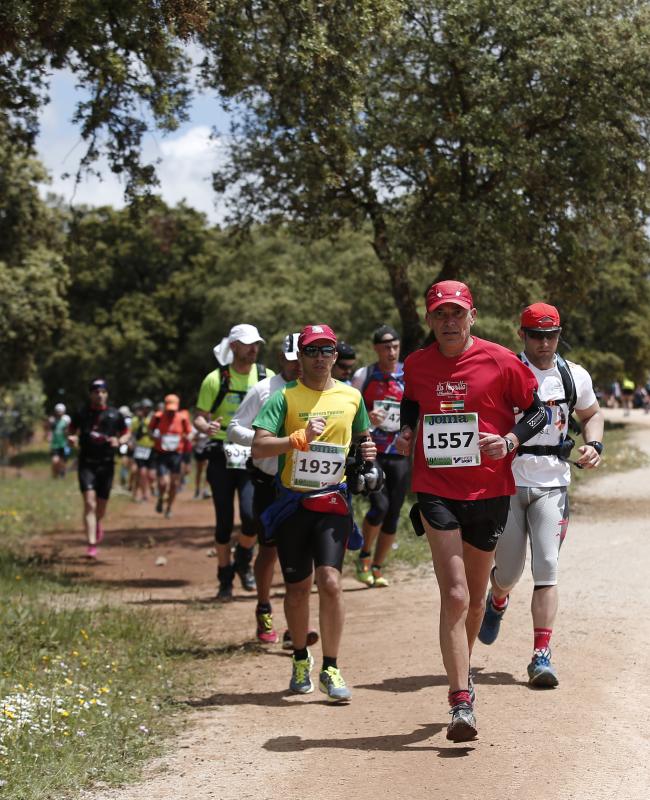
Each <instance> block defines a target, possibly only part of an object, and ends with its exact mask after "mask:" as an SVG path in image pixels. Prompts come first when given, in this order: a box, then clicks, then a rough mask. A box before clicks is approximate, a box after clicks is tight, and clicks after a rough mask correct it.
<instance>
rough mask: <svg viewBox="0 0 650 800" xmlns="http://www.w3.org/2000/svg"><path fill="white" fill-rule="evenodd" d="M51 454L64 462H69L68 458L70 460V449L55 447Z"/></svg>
mask: <svg viewBox="0 0 650 800" xmlns="http://www.w3.org/2000/svg"><path fill="white" fill-rule="evenodd" d="M51 453H52V455H53V456H58V457H59V458H61V459H63V461H67V460H68V458H70V448H69V447H53V448H52V450H51Z"/></svg>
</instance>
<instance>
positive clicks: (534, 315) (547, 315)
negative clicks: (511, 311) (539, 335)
mask: <svg viewBox="0 0 650 800" xmlns="http://www.w3.org/2000/svg"><path fill="white" fill-rule="evenodd" d="M521 327H522V328H525V329H526V330H529V331H559V330H562V328H561V327H560V312H559V311H558V310H557V308H555V306H551V305H549V304H548V303H533V304H532V305H530V306H528V308H525V309H524V310H523V311H522V312H521Z"/></svg>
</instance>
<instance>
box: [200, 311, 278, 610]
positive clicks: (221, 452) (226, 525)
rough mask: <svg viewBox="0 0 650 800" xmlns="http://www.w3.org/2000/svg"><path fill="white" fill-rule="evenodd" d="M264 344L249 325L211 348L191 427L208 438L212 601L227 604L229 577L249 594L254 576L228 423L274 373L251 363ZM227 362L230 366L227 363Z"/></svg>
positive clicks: (247, 507)
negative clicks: (212, 360) (211, 361)
mask: <svg viewBox="0 0 650 800" xmlns="http://www.w3.org/2000/svg"><path fill="white" fill-rule="evenodd" d="M263 341H264V339H262V337H261V336H260V335H259V332H258V330H257V328H256V327H255V326H254V325H246V324H242V325H235V326H234V327H233V328H231V330H230V333H229V334H228V336H227V337H225V338H224V339H222V341H221V343H220V344H219V345H217V347H215V348H214V353H215V356H216V357H217V360H219V363H220V365H221V366H219V367H218V368H217V369H215V370H213V371H212V372H210V373H209V374H208V375H206V377H205V378H204V379H203V383H202V384H201V389H200V391H199V398H198V400H197V402H196V406H197V412H196V416H195V418H194V424H195V426H196V428H197V430H198V431H199V432H200V433H206V434H209V436H210V442H209V443H208V459H209V460H208V483H209V484H210V489H211V490H212V502H213V504H214V510H215V513H216V517H217V524H216V528H215V538H216V542H217V560H218V568H217V580H218V582H219V590H218V592H217V600H221V601H222V602H227V601H229V600H232V584H233V578H234V575H235V573H237V574H238V575H239V579H240V580H241V584H242V587H243V589H244V590H245V591H247V592H254V591H255V589H256V586H255V577H254V576H253V570H252V567H251V562H252V559H253V547H254V546H255V539H256V534H257V528H256V526H255V518H254V514H253V481H252V479H251V476H250V475H249V474H248V472H247V471H246V460H247V458H248V455H249V453H248V452H247V451H246V450H245V449H243V448H242V447H241V445H235V446H233V447H230V446H229V443H228V441H227V437H226V429H227V427H228V423H229V422H230V420H231V419H232V417H233V415H234V413H235V411H237V408H238V407H239V405H240V403H241V402H242V400H243V399H244V397H245V395H246V392H247V391H248V390H249V389H250V388H251V386H255V384H256V383H258V382H259V381H260V380H263V379H264V378H265V377H266V376H267V375H268V376H272V375H274V374H275V373H274V372H273V371H272V370H270V369H267V368H266V367H265V366H264V365H263V364H257V363H256V361H257V356H258V354H259V349H260V343H261V342H263ZM229 362H232V363H229ZM235 492H237V494H238V495H239V516H240V518H241V533H240V535H239V541H238V543H237V546H236V548H235V559H234V563H233V562H232V561H231V553H230V539H231V536H232V531H233V526H234V516H235V515H234V511H235V509H234V504H235Z"/></svg>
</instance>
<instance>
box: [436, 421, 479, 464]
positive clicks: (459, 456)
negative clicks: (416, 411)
mask: <svg viewBox="0 0 650 800" xmlns="http://www.w3.org/2000/svg"><path fill="white" fill-rule="evenodd" d="M422 437H423V441H422V444H423V447H424V458H425V460H426V462H427V466H428V467H472V466H477V465H478V464H480V463H481V453H480V451H479V447H478V414H474V413H470V412H468V413H464V414H426V415H425V416H424V418H423V421H422Z"/></svg>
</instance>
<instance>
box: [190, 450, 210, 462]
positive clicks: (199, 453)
mask: <svg viewBox="0 0 650 800" xmlns="http://www.w3.org/2000/svg"><path fill="white" fill-rule="evenodd" d="M193 452H194V460H195V461H207V460H208V451H207V450H194V451H193Z"/></svg>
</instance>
